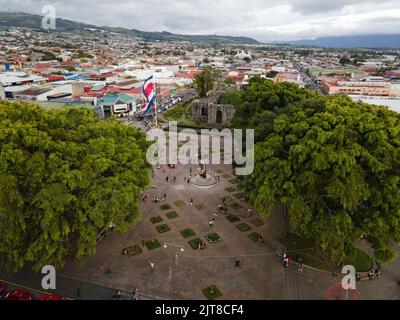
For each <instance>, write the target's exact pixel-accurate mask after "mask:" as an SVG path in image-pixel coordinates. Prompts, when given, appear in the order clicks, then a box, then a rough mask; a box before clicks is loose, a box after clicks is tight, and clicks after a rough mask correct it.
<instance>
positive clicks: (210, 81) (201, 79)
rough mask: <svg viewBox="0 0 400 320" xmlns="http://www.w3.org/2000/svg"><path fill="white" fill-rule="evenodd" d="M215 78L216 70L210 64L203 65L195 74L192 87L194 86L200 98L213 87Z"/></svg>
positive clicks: (216, 76) (216, 75)
mask: <svg viewBox="0 0 400 320" xmlns="http://www.w3.org/2000/svg"><path fill="white" fill-rule="evenodd" d="M217 78H218V72H217V70H215V69H214V68H212V67H210V66H207V67H205V68H204V70H203V71H202V72H201V73H200V74H198V75H196V77H195V78H194V87H195V88H196V91H197V94H198V96H199V97H200V98H205V97H206V96H207V92H209V91H211V90H212V89H213V88H214V85H215V82H216V81H217Z"/></svg>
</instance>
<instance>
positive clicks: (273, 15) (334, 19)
mask: <svg viewBox="0 0 400 320" xmlns="http://www.w3.org/2000/svg"><path fill="white" fill-rule="evenodd" d="M48 4H52V5H54V6H55V8H56V12H57V16H58V17H61V18H66V19H71V20H75V21H81V22H86V23H91V24H95V25H99V26H101V25H108V26H120V27H126V28H136V29H140V30H145V31H170V32H174V33H184V34H221V35H235V36H250V37H253V38H255V39H257V40H260V41H273V40H296V39H305V38H315V37H321V36H341V35H360V34H377V33H378V34H382V33H389V34H390V33H391V34H393V33H399V32H400V0H373V1H369V0H146V1H145V0H118V1H115V2H113V1H112V0H68V1H67V0H64V1H53V0H0V10H1V11H23V12H30V13H38V14H41V11H42V8H43V6H44V5H48Z"/></svg>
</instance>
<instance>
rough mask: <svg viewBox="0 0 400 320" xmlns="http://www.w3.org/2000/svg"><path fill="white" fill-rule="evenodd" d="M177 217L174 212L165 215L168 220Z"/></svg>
mask: <svg viewBox="0 0 400 320" xmlns="http://www.w3.org/2000/svg"><path fill="white" fill-rule="evenodd" d="M178 217H179V214H177V213H176V212H175V211H172V212H168V213H167V218H168V219H175V218H178Z"/></svg>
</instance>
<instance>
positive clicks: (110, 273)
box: [62, 165, 400, 299]
mask: <svg viewBox="0 0 400 320" xmlns="http://www.w3.org/2000/svg"><path fill="white" fill-rule="evenodd" d="M190 168H191V169H192V174H194V173H196V172H197V166H194V165H193V166H183V165H178V166H177V168H175V169H169V168H161V169H159V170H158V169H156V168H155V170H154V171H155V177H154V179H153V185H152V186H151V187H150V188H149V189H148V190H147V191H146V192H145V195H147V197H148V199H147V200H146V201H144V202H143V203H142V205H141V209H142V217H141V219H140V221H139V222H138V223H137V224H136V225H133V226H131V227H130V229H129V231H128V232H127V233H126V234H118V233H113V234H112V235H110V236H109V237H106V238H105V239H104V240H102V241H101V242H100V243H99V245H98V248H97V254H96V255H94V256H92V257H90V258H89V259H88V260H87V263H86V264H85V265H84V266H81V265H79V264H78V263H68V264H67V266H66V268H65V270H64V271H63V272H62V275H63V276H65V277H71V278H73V279H76V280H79V279H80V280H81V281H88V282H91V283H96V284H101V285H103V286H105V287H109V288H119V289H122V290H124V289H126V290H127V292H130V291H131V290H132V289H133V288H138V289H139V291H140V292H142V293H146V295H147V296H148V297H151V296H154V297H164V298H167V297H168V298H171V299H205V296H204V294H203V292H202V290H203V289H205V288H207V287H209V286H211V285H215V286H217V288H218V289H219V291H221V293H222V297H221V298H222V299H323V298H324V294H325V292H326V291H327V290H328V288H329V287H330V286H331V285H332V284H335V283H339V282H340V281H341V277H340V276H336V277H333V276H332V275H331V274H329V273H324V272H315V271H311V270H308V269H305V270H304V271H303V272H302V273H301V272H298V271H297V270H296V269H295V268H291V269H289V270H285V269H284V268H283V267H282V264H281V263H280V262H279V259H277V256H276V246H275V244H274V241H273V240H274V239H276V237H278V236H279V235H280V234H281V233H282V231H283V221H282V220H283V219H282V215H281V212H280V210H279V208H277V209H276V210H275V211H273V212H272V213H271V215H270V217H269V218H268V219H261V218H260V217H258V216H257V215H256V214H253V216H251V217H247V216H246V212H247V210H248V208H249V204H248V203H246V201H245V199H243V195H242V194H240V193H239V192H238V191H237V185H236V184H237V181H236V179H235V178H234V176H233V174H232V167H231V166H228V165H220V166H210V167H209V168H208V170H211V171H213V172H216V173H217V174H218V175H219V176H220V183H219V184H218V185H217V186H216V187H214V188H212V189H205V190H202V189H197V188H195V187H193V186H191V185H189V184H188V183H186V182H185V177H187V176H188V175H189V170H190ZM164 170H165V172H164ZM167 176H168V177H169V182H168V183H167V182H166V177H167ZM174 177H176V181H175V182H174ZM164 194H166V195H167V198H166V200H165V201H162V202H160V203H153V202H152V201H151V199H152V197H158V198H160V199H162V198H163V196H164ZM223 198H225V199H226V202H227V203H228V207H229V211H228V214H226V215H225V214H223V213H220V214H219V215H218V216H217V217H215V225H213V226H210V225H209V221H210V220H212V219H213V218H214V216H213V213H214V212H215V211H216V209H217V207H218V205H220V204H222V201H223ZM191 200H193V205H191V204H190V203H191ZM161 206H165V207H163V208H161ZM163 209H164V210H163ZM231 215H233V217H230V218H233V219H231V221H229V220H228V219H227V217H228V216H231ZM235 217H236V218H235ZM152 218H155V219H153V221H151V219H152ZM235 220H237V221H235ZM163 225H167V226H168V227H167V228H165V227H160V226H163ZM157 227H159V228H160V230H161V231H166V232H165V233H160V232H159V231H158V230H157ZM239 227H240V228H241V230H239ZM185 229H191V231H193V232H194V233H195V235H192V236H190V237H188V238H186V239H185V238H184V237H183V236H182V234H181V231H182V230H185ZM212 233H217V234H218V236H219V237H220V238H221V239H222V240H221V241H219V242H217V243H210V242H209V241H207V240H206V237H207V236H208V235H210V234H212ZM255 233H257V234H259V235H261V236H262V238H263V239H264V241H263V243H259V242H258V241H257V238H253V239H251V237H249V236H251V235H253V236H254V234H255ZM189 235H190V234H189ZM194 239H201V240H202V241H203V242H204V243H205V244H206V249H204V250H198V249H196V250H194V249H193V248H192V247H191V246H190V245H189V243H188V242H189V241H191V240H194ZM151 240H157V241H158V243H159V244H160V246H159V247H158V248H155V249H152V250H149V249H148V248H147V247H146V246H144V247H143V242H144V243H148V242H149V241H151ZM164 244H167V246H166V247H164ZM134 246H137V247H136V248H138V247H139V248H140V251H142V252H141V253H139V254H137V255H134V256H126V255H123V254H122V252H123V249H125V248H129V247H134ZM181 248H183V249H184V251H183V252H182V251H181V250H180V249H181ZM236 259H239V260H240V267H239V268H236V267H235V260H236ZM152 265H153V267H152ZM386 270H387V273H386V275H385V273H383V274H384V279H382V280H381V279H379V280H377V281H370V282H362V283H360V284H359V290H360V292H361V294H362V298H364V299H375V298H382V299H384V298H386V299H398V298H399V288H398V286H397V284H396V279H395V278H396V276H397V277H399V276H400V275H399V272H398V262H396V263H395V264H392V265H389V266H387V267H386ZM385 277H386V278H385Z"/></svg>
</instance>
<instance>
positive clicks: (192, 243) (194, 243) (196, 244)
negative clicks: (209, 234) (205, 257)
mask: <svg viewBox="0 0 400 320" xmlns="http://www.w3.org/2000/svg"><path fill="white" fill-rule="evenodd" d="M188 243H189V245H190V246H191V247H192V249H193V250H198V249H199V244H200V245H204V241H203V240H201V239H193V240H191V241H189V242H188Z"/></svg>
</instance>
